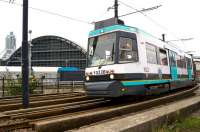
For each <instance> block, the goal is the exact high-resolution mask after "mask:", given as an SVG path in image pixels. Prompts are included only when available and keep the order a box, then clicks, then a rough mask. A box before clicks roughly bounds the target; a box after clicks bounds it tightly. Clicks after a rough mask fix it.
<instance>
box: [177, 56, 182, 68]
mask: <svg viewBox="0 0 200 132" xmlns="http://www.w3.org/2000/svg"><path fill="white" fill-rule="evenodd" d="M176 60H177V66H178V67H179V68H181V67H182V62H181V56H179V55H177V56H176Z"/></svg>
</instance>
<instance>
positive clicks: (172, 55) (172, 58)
mask: <svg viewBox="0 0 200 132" xmlns="http://www.w3.org/2000/svg"><path fill="white" fill-rule="evenodd" d="M175 56H176V53H175V52H172V51H170V52H169V60H170V65H171V66H176V58H175Z"/></svg>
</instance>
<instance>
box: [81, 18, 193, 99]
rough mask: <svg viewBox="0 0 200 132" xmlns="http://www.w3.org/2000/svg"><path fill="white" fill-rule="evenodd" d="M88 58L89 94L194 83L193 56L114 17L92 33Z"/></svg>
mask: <svg viewBox="0 0 200 132" xmlns="http://www.w3.org/2000/svg"><path fill="white" fill-rule="evenodd" d="M88 59H89V61H88V62H89V64H88V67H87V68H86V70H85V80H86V82H85V86H86V92H87V95H88V96H101V97H119V96H124V95H149V94H154V93H162V92H166V91H169V90H172V89H177V88H182V87H185V86H189V85H193V82H194V73H193V65H192V58H191V56H190V55H187V54H186V53H184V52H182V51H181V50H180V49H178V48H177V47H174V46H171V45H169V44H167V43H165V42H163V41H161V40H159V39H157V38H155V37H154V36H152V35H150V34H148V33H146V32H144V31H143V30H140V29H138V28H135V27H129V26H125V25H124V24H123V23H122V22H121V21H119V20H115V18H113V19H109V20H105V21H102V22H99V23H97V25H96V29H95V30H94V31H91V32H90V34H89V40H88Z"/></svg>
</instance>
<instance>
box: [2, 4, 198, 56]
mask: <svg viewBox="0 0 200 132" xmlns="http://www.w3.org/2000/svg"><path fill="white" fill-rule="evenodd" d="M3 1H5V0H3ZM3 1H2V0H0V17H1V19H0V51H2V50H3V49H4V47H5V37H6V35H7V34H9V32H10V31H13V32H14V34H15V35H16V38H17V47H19V46H20V45H21V38H22V37H21V34H22V33H21V32H22V26H21V25H22V7H21V6H17V5H15V4H9V3H6V2H3ZM8 1H9V0H8ZM120 1H122V2H123V3H126V4H128V5H130V6H131V7H134V8H136V9H138V10H140V9H143V8H148V7H152V6H156V5H162V6H161V7H160V8H158V9H157V10H153V11H149V12H146V13H145V14H146V16H144V15H142V14H140V13H137V14H134V15H130V16H127V17H123V18H122V19H123V20H124V21H125V23H126V25H129V26H133V27H138V28H141V29H143V30H145V31H146V32H149V33H151V34H153V35H154V36H156V37H161V34H162V33H165V34H167V36H166V39H167V40H174V39H185V38H191V37H192V38H194V39H193V40H190V41H184V42H180V41H179V42H175V43H176V44H177V45H178V46H179V47H181V48H182V49H183V50H184V51H196V52H195V54H196V55H199V56H200V44H199V42H200V19H199V14H198V13H199V12H200V8H199V5H200V2H198V1H197V0H120ZM15 2H16V3H22V0H15ZM113 3H114V0H29V6H30V7H34V8H38V9H42V10H47V11H50V12H54V13H57V14H61V15H63V16H68V17H73V18H76V19H80V20H83V21H87V22H94V21H98V20H102V19H106V18H111V17H113V10H110V11H109V12H108V11H107V8H108V7H110V6H112V5H113ZM132 11H134V10H133V9H131V8H129V7H127V6H125V5H123V4H122V3H120V6H119V14H124V13H128V12H132ZM93 28H94V27H93V25H91V24H86V23H81V22H77V21H72V20H69V19H67V18H64V17H59V16H55V15H50V14H47V13H44V12H41V11H37V10H33V9H29V29H31V30H32V38H36V37H38V36H43V35H57V36H60V37H64V38H67V39H69V40H71V41H74V42H76V43H77V44H79V45H80V46H82V47H84V48H86V46H87V37H88V33H89V31H90V30H93Z"/></svg>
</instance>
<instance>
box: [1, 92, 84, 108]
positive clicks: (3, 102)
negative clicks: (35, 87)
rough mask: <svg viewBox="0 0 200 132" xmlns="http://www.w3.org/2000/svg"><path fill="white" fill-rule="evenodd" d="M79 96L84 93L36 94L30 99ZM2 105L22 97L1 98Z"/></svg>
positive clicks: (15, 101) (14, 101) (19, 99)
mask: <svg viewBox="0 0 200 132" xmlns="http://www.w3.org/2000/svg"><path fill="white" fill-rule="evenodd" d="M76 95H77V96H78V95H84V93H63V94H46V95H35V96H30V98H29V99H30V101H39V100H45V99H49V98H63V97H66V96H76ZM0 100H1V101H0V105H2V104H9V103H20V102H21V100H22V97H18V96H17V97H12V98H1V99H0Z"/></svg>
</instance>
